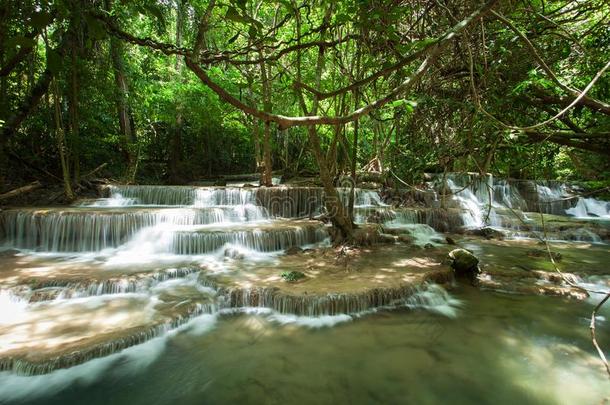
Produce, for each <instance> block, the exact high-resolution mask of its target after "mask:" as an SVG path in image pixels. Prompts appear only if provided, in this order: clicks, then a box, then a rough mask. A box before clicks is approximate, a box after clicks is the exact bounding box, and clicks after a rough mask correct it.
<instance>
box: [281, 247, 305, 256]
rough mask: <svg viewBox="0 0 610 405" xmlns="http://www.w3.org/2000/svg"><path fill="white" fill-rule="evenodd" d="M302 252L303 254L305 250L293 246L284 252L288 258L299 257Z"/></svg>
mask: <svg viewBox="0 0 610 405" xmlns="http://www.w3.org/2000/svg"><path fill="white" fill-rule="evenodd" d="M301 252H303V249H301V248H300V247H298V246H293V247H290V248H288V249H286V250H285V251H284V254H286V255H287V256H293V255H298V254H299V253H301Z"/></svg>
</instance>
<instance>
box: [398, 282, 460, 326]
mask: <svg viewBox="0 0 610 405" xmlns="http://www.w3.org/2000/svg"><path fill="white" fill-rule="evenodd" d="M405 304H406V306H407V307H409V308H411V309H420V308H421V309H426V310H429V311H432V312H436V313H439V314H441V315H445V316H447V317H449V318H455V317H456V316H457V309H458V308H459V307H460V306H461V305H462V302H461V301H460V300H457V299H455V298H453V297H451V295H449V293H448V292H447V291H446V290H445V289H444V288H442V287H440V286H439V285H437V284H426V285H424V286H423V287H420V288H418V289H417V291H416V292H415V293H414V294H412V295H410V296H409V297H408V298H407V299H406V300H405Z"/></svg>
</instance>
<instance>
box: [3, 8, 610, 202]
mask: <svg viewBox="0 0 610 405" xmlns="http://www.w3.org/2000/svg"><path fill="white" fill-rule="evenodd" d="M609 18H610V5H609V4H608V2H607V1H604V0H589V1H533V0H532V1H510V2H509V1H500V0H491V1H487V2H473V1H448V0H416V1H391V2H386V1H368V0H360V1H341V2H329V1H306V2H299V1H296V0H280V1H262V0H261V1H256V2H254V1H247V0H230V1H215V0H210V1H200V0H194V1H186V0H176V1H155V2H151V1H145V0H123V1H118V0H117V1H112V0H103V1H98V0H84V1H83V0H81V1H79V0H58V1H18V0H7V1H3V2H2V5H0V81H1V82H0V92H1V95H0V102H1V103H2V106H1V108H0V125H1V127H0V150H1V154H2V156H1V159H0V161H1V164H2V167H1V168H0V170H1V177H2V188H3V189H9V188H11V186H14V185H15V184H18V183H19V182H23V181H25V180H27V179H32V178H44V179H45V180H46V181H61V180H63V181H64V183H66V184H67V188H68V189H70V188H71V186H74V185H78V184H79V181H80V179H81V178H82V176H85V175H86V174H87V173H90V172H91V171H93V170H96V169H97V168H99V167H100V165H105V166H104V170H105V171H107V172H108V173H109V175H111V176H113V177H115V178H118V179H122V180H123V181H127V182H144V183H146V182H157V183H158V182H167V183H172V184H183V183H188V182H191V181H195V180H198V179H202V178H210V177H214V176H217V175H219V174H230V173H244V172H255V171H256V172H260V173H261V176H262V177H261V184H265V185H270V184H271V173H272V171H281V172H282V173H283V174H284V176H291V175H292V176H293V175H297V174H299V173H320V177H321V179H322V181H323V182H324V181H329V182H330V181H331V180H332V179H334V178H336V177H337V176H338V175H340V174H350V173H351V174H352V175H355V174H356V172H357V171H360V170H361V169H362V168H363V167H365V168H369V169H375V170H376V171H383V172H387V173H392V174H396V176H398V177H400V178H401V179H403V180H404V181H406V182H408V183H410V184H416V183H418V181H420V180H421V178H422V175H423V173H425V172H447V171H476V172H492V173H495V174H498V175H501V176H505V177H515V178H557V179H562V180H579V179H587V180H598V181H601V182H604V181H607V179H608V177H609V175H610V167H609V163H608V162H609V160H608V156H609V155H610V147H609V146H610V141H609V140H610V104H609V102H608V100H610V97H609V96H610V78H609V75H608V73H607V70H608V69H609V65H610V24H608V20H609ZM17 167H19V168H21V169H20V170H15V168H17ZM67 192H68V193H71V192H73V191H72V190H67Z"/></svg>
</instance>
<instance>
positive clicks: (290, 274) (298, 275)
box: [280, 271, 307, 282]
mask: <svg viewBox="0 0 610 405" xmlns="http://www.w3.org/2000/svg"><path fill="white" fill-rule="evenodd" d="M280 277H282V278H283V279H284V280H286V281H288V282H295V281H299V280H302V279H304V278H305V277H307V276H306V275H305V273H303V272H300V271H284V272H282V273H281V274H280Z"/></svg>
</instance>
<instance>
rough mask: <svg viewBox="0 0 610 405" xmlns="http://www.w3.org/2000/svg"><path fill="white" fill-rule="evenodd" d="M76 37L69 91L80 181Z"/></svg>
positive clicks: (74, 155)
mask: <svg viewBox="0 0 610 405" xmlns="http://www.w3.org/2000/svg"><path fill="white" fill-rule="evenodd" d="M76 45H77V44H76V37H75V36H74V38H72V44H71V55H70V56H71V66H70V91H69V92H68V105H69V114H70V138H71V139H70V141H71V142H70V144H71V150H72V162H73V163H72V164H73V167H74V182H75V183H78V182H79V181H80V158H79V156H80V134H79V125H80V123H79V119H78V94H79V85H78V58H77V54H76V53H77V49H76Z"/></svg>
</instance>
